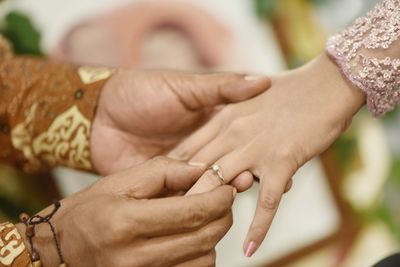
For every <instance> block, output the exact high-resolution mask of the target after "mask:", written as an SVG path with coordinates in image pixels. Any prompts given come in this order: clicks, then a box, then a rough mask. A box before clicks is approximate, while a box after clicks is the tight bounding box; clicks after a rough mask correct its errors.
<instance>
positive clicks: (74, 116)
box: [0, 56, 111, 172]
mask: <svg viewBox="0 0 400 267" xmlns="http://www.w3.org/2000/svg"><path fill="white" fill-rule="evenodd" d="M110 75H111V71H110V70H107V69H93V68H87V67H75V66H72V65H66V64H60V63H55V62H51V61H47V60H43V59H38V58H30V57H13V56H10V57H7V58H3V59H2V60H1V64H0V82H1V83H0V101H1V102H0V128H1V129H0V130H1V131H0V145H1V151H0V161H6V162H8V163H11V164H13V165H15V166H18V167H20V168H22V169H23V170H25V171H28V172H32V171H38V170H42V169H48V168H51V167H54V166H56V165H64V166H69V167H73V168H78V169H85V170H92V169H93V168H92V164H91V160H90V151H89V149H90V147H89V137H90V131H91V122H92V120H93V117H94V114H95V109H96V105H97V100H98V96H99V94H100V91H101V89H102V87H103V85H104V83H105V81H106V79H107V78H108V77H109V76H110Z"/></svg>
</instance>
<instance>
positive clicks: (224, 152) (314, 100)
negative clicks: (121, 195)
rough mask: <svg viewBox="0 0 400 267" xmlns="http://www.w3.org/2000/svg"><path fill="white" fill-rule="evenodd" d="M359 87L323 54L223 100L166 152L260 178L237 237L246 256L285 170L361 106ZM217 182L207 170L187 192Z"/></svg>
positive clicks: (283, 187) (228, 176)
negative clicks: (246, 223)
mask: <svg viewBox="0 0 400 267" xmlns="http://www.w3.org/2000/svg"><path fill="white" fill-rule="evenodd" d="M364 98H365V97H364V95H363V93H362V92H361V91H360V90H358V89H356V88H354V87H352V86H351V85H350V83H348V82H347V81H346V80H344V78H343V77H342V76H341V73H340V71H339V69H338V68H337V66H336V65H335V64H333V63H332V62H331V61H330V60H329V59H328V58H327V57H326V56H320V57H319V58H317V59H316V60H314V61H313V62H311V63H310V64H308V65H306V66H304V67H302V68H300V69H297V70H294V71H291V72H288V73H286V74H283V75H281V76H279V77H276V78H275V79H273V86H272V87H271V89H270V90H268V91H267V92H265V93H263V94H262V95H260V96H258V97H256V98H253V99H251V100H248V101H245V102H242V103H238V104H233V105H230V106H227V107H225V108H224V110H222V111H221V112H220V113H219V114H218V115H217V116H215V117H214V118H213V119H212V121H211V122H209V123H208V124H206V125H205V126H203V127H202V128H201V129H200V130H199V131H197V132H196V133H194V134H193V135H192V136H190V137H188V139H187V140H186V141H185V142H184V143H182V144H181V145H179V146H178V147H177V148H176V149H175V150H174V151H172V152H171V154H170V156H172V157H175V158H181V159H190V160H193V161H200V162H205V163H208V164H214V163H216V164H218V165H219V166H220V167H221V169H222V171H223V175H224V176H225V180H226V181H227V182H231V181H232V180H233V179H234V178H235V177H237V176H238V175H239V174H241V173H243V172H244V171H246V170H249V171H250V172H252V173H253V175H255V176H256V177H258V178H259V179H260V196H259V201H258V205H257V209H256V214H255V217H254V219H253V222H252V225H251V227H250V230H249V232H248V235H247V238H246V241H245V243H244V251H245V254H246V255H247V256H251V255H252V254H253V253H254V252H255V250H256V249H257V247H258V246H259V245H260V244H261V242H262V241H263V239H264V237H265V235H266V233H267V231H268V229H269V227H270V225H271V222H272V219H273V217H274V215H275V212H276V210H277V208H278V204H279V202H280V199H281V197H282V194H283V193H284V192H285V191H287V190H288V189H289V188H290V185H291V177H292V176H293V175H294V173H295V172H296V171H297V170H298V169H299V168H300V167H301V166H302V165H303V164H304V163H306V162H307V161H308V160H310V159H311V158H313V157H315V156H317V155H319V154H320V153H321V152H323V151H324V150H326V149H327V148H328V147H329V145H330V144H332V142H333V141H334V140H335V139H336V138H337V137H338V136H339V135H340V134H341V133H342V132H343V131H344V130H345V129H346V128H347V126H348V125H349V124H350V122H351V119H352V117H353V115H354V114H355V113H356V112H357V111H358V110H359V108H360V107H361V106H362V105H363V103H364V101H365V99H364ZM219 184H220V181H219V180H218V179H217V177H216V176H215V175H213V174H212V172H211V171H208V172H206V173H205V174H204V176H203V177H202V178H201V179H200V180H199V181H198V182H197V183H196V185H195V186H194V187H193V188H192V189H191V190H190V191H189V194H194V193H200V192H205V191H208V190H210V189H212V188H214V187H216V186H218V185H219Z"/></svg>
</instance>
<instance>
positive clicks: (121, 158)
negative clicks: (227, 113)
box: [90, 71, 270, 175]
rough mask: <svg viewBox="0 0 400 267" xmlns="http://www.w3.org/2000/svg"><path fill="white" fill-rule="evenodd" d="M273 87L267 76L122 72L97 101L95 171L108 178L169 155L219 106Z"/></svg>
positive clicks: (93, 138)
mask: <svg viewBox="0 0 400 267" xmlns="http://www.w3.org/2000/svg"><path fill="white" fill-rule="evenodd" d="M269 86H270V81H269V79H268V78H266V77H264V76H245V75H239V74H231V73H221V74H209V75H191V74H186V73H180V72H158V71H154V72H137V71H122V72H119V73H118V74H115V75H114V76H113V77H112V78H111V79H110V80H109V81H108V82H107V84H106V86H105V87H104V89H103V92H102V93H101V96H100V99H99V104H98V109H97V112H96V116H95V119H94V122H93V128H92V133H91V141H90V142H91V144H90V147H91V158H92V162H93V164H94V167H95V169H96V170H97V171H99V172H100V173H101V174H103V175H106V174H110V173H113V172H116V171H119V170H123V169H126V168H128V167H130V166H134V165H136V164H139V163H141V162H143V161H145V160H147V159H149V158H152V157H154V156H155V155H162V154H166V153H167V152H168V151H170V150H171V149H173V148H174V147H175V146H177V145H178V144H179V143H181V142H182V141H183V140H184V139H185V138H186V137H187V136H188V135H189V134H190V133H192V132H193V131H194V130H196V129H198V128H199V127H200V126H201V125H202V124H203V123H204V122H206V121H207V120H209V119H210V118H211V117H212V116H213V115H214V114H215V112H216V111H217V110H218V107H219V106H220V105H221V104H225V103H231V102H238V101H242V100H246V99H249V98H251V97H253V96H256V95H258V94H260V93H262V92H263V91H265V90H266V89H267V88H268V87H269ZM210 134H213V132H210ZM204 138H207V139H209V138H210V137H208V136H206V137H204ZM197 149H199V148H197Z"/></svg>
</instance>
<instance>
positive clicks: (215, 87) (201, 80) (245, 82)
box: [169, 73, 271, 110]
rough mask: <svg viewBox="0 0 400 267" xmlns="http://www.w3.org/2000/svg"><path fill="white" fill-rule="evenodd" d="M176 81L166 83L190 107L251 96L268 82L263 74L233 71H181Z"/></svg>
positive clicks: (240, 99) (231, 101)
mask: <svg viewBox="0 0 400 267" xmlns="http://www.w3.org/2000/svg"><path fill="white" fill-rule="evenodd" d="M181 75H182V76H181V77H180V79H179V82H178V83H169V85H171V86H174V87H175V88H171V89H172V90H174V92H175V93H176V94H178V97H179V98H180V100H181V101H182V103H183V104H184V105H185V106H186V107H187V108H189V109H191V110H196V109H201V108H204V107H213V106H216V105H220V104H224V103H234V102H239V101H243V100H246V99H249V98H252V97H254V96H256V95H258V94H260V93H262V92H264V91H265V90H267V89H268V88H269V87H270V86H271V81H270V79H269V78H268V77H266V76H251V75H243V74H234V73H214V74H196V75H190V74H181Z"/></svg>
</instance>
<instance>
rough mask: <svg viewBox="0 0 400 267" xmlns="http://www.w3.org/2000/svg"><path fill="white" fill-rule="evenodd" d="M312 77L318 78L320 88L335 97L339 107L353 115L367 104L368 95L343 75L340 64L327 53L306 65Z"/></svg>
mask: <svg viewBox="0 0 400 267" xmlns="http://www.w3.org/2000/svg"><path fill="white" fill-rule="evenodd" d="M304 68H305V69H306V71H308V72H309V75H310V76H311V77H310V78H312V79H317V80H318V81H319V83H320V85H321V87H320V90H324V91H326V92H327V93H328V95H329V97H332V100H333V99H334V101H335V103H337V105H338V108H341V109H342V110H343V111H346V113H347V114H349V115H351V116H353V115H355V113H357V112H358V110H359V109H360V108H361V107H362V106H363V105H364V104H365V100H366V96H365V94H364V92H362V91H361V90H360V89H359V88H357V87H356V86H354V85H353V84H352V83H351V82H350V81H349V80H347V78H346V77H345V76H344V75H343V73H342V71H341V70H340V68H339V66H338V65H336V63H334V61H333V60H332V59H331V58H330V57H329V56H328V55H326V54H325V53H323V54H321V55H320V56H319V57H317V58H316V59H315V60H313V61H312V62H310V63H309V64H307V65H306V66H305V67H304Z"/></svg>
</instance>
